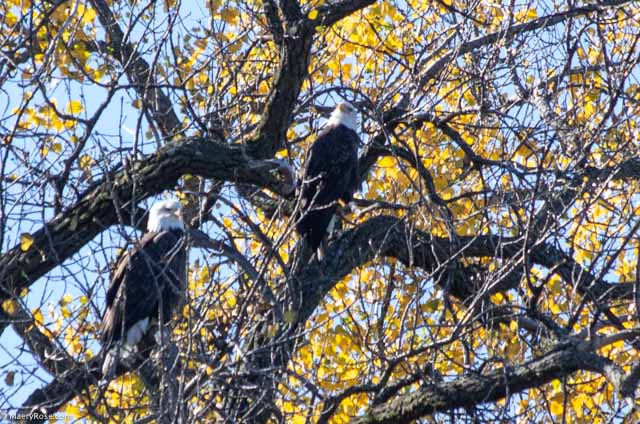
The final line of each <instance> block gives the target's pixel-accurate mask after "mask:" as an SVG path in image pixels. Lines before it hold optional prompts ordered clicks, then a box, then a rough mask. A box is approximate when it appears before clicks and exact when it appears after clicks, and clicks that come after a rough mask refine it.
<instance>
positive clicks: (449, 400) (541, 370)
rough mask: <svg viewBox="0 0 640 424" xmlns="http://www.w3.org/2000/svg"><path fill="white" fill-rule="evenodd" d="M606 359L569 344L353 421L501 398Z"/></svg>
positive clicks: (426, 390) (365, 423)
mask: <svg viewBox="0 0 640 424" xmlns="http://www.w3.org/2000/svg"><path fill="white" fill-rule="evenodd" d="M607 366H608V361H607V360H605V359H604V358H601V357H600V356H598V355H595V354H593V353H589V352H584V351H580V350H578V349H576V348H573V347H570V348H567V349H563V350H559V351H555V352H552V353H550V354H548V355H545V356H543V357H541V358H537V359H534V360H532V361H529V362H527V363H525V364H522V365H519V366H516V367H507V368H504V369H498V370H495V371H492V372H490V373H488V374H486V375H474V376H468V377H461V378H458V379H457V380H455V381H452V382H447V383H439V384H434V385H431V386H427V387H422V388H420V389H418V390H417V391H416V392H414V393H410V394H408V395H403V396H402V397H399V398H397V399H395V400H393V401H391V402H389V403H386V404H383V405H380V406H376V407H374V408H371V409H369V410H368V411H367V412H366V413H365V415H364V416H362V417H358V418H356V419H355V420H353V421H352V422H353V423H357V424H373V423H376V424H382V423H389V424H391V423H404V422H410V421H412V420H416V419H418V418H420V417H423V416H425V415H429V414H433V413H436V412H444V411H448V410H451V409H455V408H465V407H474V406H475V405H478V404H481V403H485V402H493V401H496V400H498V399H503V398H504V397H505V396H507V395H510V394H513V393H518V392H522V391H524V390H527V389H529V388H532V387H539V386H541V385H543V384H546V383H549V382H550V381H552V380H554V379H556V378H561V377H564V376H567V375H570V374H571V373H574V372H576V371H580V370H587V371H595V372H602V370H603V369H606V367H607Z"/></svg>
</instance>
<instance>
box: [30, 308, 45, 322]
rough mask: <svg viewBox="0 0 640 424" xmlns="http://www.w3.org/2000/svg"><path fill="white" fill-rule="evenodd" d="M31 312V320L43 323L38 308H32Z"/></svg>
mask: <svg viewBox="0 0 640 424" xmlns="http://www.w3.org/2000/svg"><path fill="white" fill-rule="evenodd" d="M32 314H33V321H34V322H35V323H36V325H43V324H44V318H43V317H42V311H41V310H40V308H37V309H35V310H33V311H32Z"/></svg>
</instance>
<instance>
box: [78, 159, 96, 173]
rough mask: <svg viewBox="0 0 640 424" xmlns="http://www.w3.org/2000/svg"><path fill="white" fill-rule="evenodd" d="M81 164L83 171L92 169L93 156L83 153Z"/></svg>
mask: <svg viewBox="0 0 640 424" xmlns="http://www.w3.org/2000/svg"><path fill="white" fill-rule="evenodd" d="M79 164H80V168H81V169H82V170H83V171H85V172H89V171H90V170H91V165H93V158H92V157H91V156H89V155H82V156H80V159H79Z"/></svg>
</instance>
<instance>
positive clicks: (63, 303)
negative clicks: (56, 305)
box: [60, 293, 73, 306]
mask: <svg viewBox="0 0 640 424" xmlns="http://www.w3.org/2000/svg"><path fill="white" fill-rule="evenodd" d="M71 302H73V296H71V295H70V294H68V293H67V294H65V295H64V296H62V298H61V299H60V306H66V305H68V304H69V303H71Z"/></svg>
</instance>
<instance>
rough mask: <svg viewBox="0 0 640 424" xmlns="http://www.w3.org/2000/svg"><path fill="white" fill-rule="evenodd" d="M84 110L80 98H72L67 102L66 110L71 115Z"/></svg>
mask: <svg viewBox="0 0 640 424" xmlns="http://www.w3.org/2000/svg"><path fill="white" fill-rule="evenodd" d="M83 110H84V107H83V106H82V102H81V101H80V100H72V101H70V102H69V103H67V107H66V112H67V113H68V114H71V115H77V114H79V113H80V112H82V111H83Z"/></svg>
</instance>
